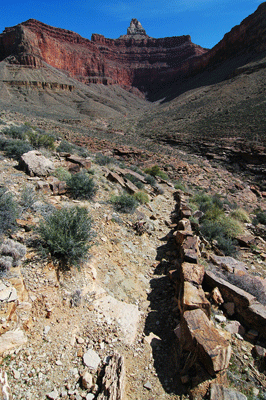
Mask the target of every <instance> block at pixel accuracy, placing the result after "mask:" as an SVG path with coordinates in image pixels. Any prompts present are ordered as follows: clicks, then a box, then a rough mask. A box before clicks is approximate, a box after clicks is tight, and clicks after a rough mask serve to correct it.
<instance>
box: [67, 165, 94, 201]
mask: <svg viewBox="0 0 266 400" xmlns="http://www.w3.org/2000/svg"><path fill="white" fill-rule="evenodd" d="M67 186H68V188H69V190H70V193H71V196H72V197H73V198H74V199H91V198H92V197H93V196H94V195H95V193H96V190H97V188H96V185H95V183H94V180H93V178H91V177H90V176H89V175H88V173H87V172H83V171H81V172H78V173H77V174H75V175H71V177H70V178H69V179H68V180H67Z"/></svg>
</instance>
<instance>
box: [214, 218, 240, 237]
mask: <svg viewBox="0 0 266 400" xmlns="http://www.w3.org/2000/svg"><path fill="white" fill-rule="evenodd" d="M217 222H218V223H219V224H220V226H221V227H222V229H223V230H224V232H225V235H226V236H227V237H231V238H235V237H237V236H238V235H241V233H243V227H242V225H241V223H240V222H239V221H237V220H235V219H234V218H231V217H227V216H223V215H221V216H219V218H218V219H217Z"/></svg>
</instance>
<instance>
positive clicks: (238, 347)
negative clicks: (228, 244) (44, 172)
mask: <svg viewBox="0 0 266 400" xmlns="http://www.w3.org/2000/svg"><path fill="white" fill-rule="evenodd" d="M50 158H51V160H52V161H53V162H54V164H55V166H56V167H59V166H64V167H65V166H66V165H67V163H66V161H65V158H64V157H58V156H55V155H51V156H50ZM161 158H162V159H163V155H162V157H161ZM155 159H156V158H155ZM153 160H154V158H152V161H153ZM199 160H200V162H199ZM90 161H91V162H92V169H93V170H94V175H93V179H94V180H95V182H96V183H97V192H96V195H95V197H94V198H93V200H90V201H87V200H86V201H81V200H71V199H70V198H69V197H68V196H67V195H66V194H61V195H59V194H54V193H52V192H51V190H50V189H49V185H48V186H47V178H40V177H29V176H28V175H26V174H25V173H24V172H22V171H20V170H18V169H17V161H13V160H11V159H9V158H6V157H5V155H4V154H3V153H2V155H1V159H0V176H1V185H5V186H7V187H8V189H9V190H10V191H11V192H12V193H13V194H14V196H15V197H16V198H18V199H19V198H20V196H21V190H22V188H23V187H25V186H26V185H27V186H30V187H32V188H34V189H37V191H36V196H37V199H36V204H35V206H36V210H40V208H41V207H44V205H46V206H47V205H53V206H55V207H56V208H60V207H62V206H65V205H73V204H74V205H81V206H85V207H87V209H88V210H89V213H90V215H91V217H92V220H93V225H92V230H93V233H94V235H93V238H92V242H91V244H92V246H91V248H90V251H89V258H88V260H87V261H86V262H85V263H84V265H82V266H81V267H80V268H79V269H77V268H71V269H70V270H69V271H65V272H62V271H60V270H58V269H57V267H56V264H55V263H54V262H53V260H52V259H51V258H49V257H48V258H47V256H45V257H44V256H43V255H42V254H41V253H40V251H37V250H38V246H37V247H36V241H37V234H36V232H35V229H34V226H37V225H38V223H39V220H40V214H39V213H38V211H35V212H29V211H28V212H26V213H24V214H23V217H21V219H20V220H19V222H18V223H19V226H20V228H19V230H18V231H17V232H16V233H14V234H13V235H12V239H13V240H16V241H18V242H19V243H22V244H24V245H25V246H26V248H27V252H26V256H25V259H24V261H23V263H22V265H21V266H20V267H15V268H12V269H11V271H10V274H9V275H7V276H2V283H3V284H4V285H5V289H4V290H6V287H7V288H14V289H15V292H13V295H14V297H13V299H12V298H11V299H10V298H9V302H6V301H5V299H4V298H3V296H2V297H1V299H3V301H2V304H1V306H2V307H1V315H0V318H1V319H0V322H1V324H0V328H1V334H2V336H0V350H1V354H2V360H1V368H2V370H4V371H6V372H7V373H8V382H9V386H10V388H11V393H12V395H13V398H14V399H23V400H24V399H25V400H30V399H31V400H35V399H43V400H44V399H47V398H48V399H61V398H62V399H74V400H79V399H80V400H81V399H87V400H89V399H90V400H92V399H107V398H108V399H109V398H112V397H110V394H108V390H109V389H106V390H105V392H104V393H102V392H101V391H102V390H103V387H104V379H105V378H103V374H104V373H105V372H106V373H107V365H108V362H109V360H110V359H114V355H117V356H116V357H119V356H121V357H122V359H123V361H121V362H122V364H119V363H120V361H117V362H118V364H119V365H120V367H119V368H120V372H121V371H122V373H121V374H120V377H122V376H124V379H123V385H122V386H123V391H124V397H125V398H126V399H129V400H137V399H138V400H153V399H154V400H155V399H185V398H189V397H188V396H189V395H188V393H189V386H188V382H187V381H186V378H184V377H182V376H183V375H184V374H183V375H182V374H180V368H181V357H180V354H179V351H178V344H177V337H176V335H175V333H174V330H175V328H176V326H177V324H178V323H179V320H180V310H179V308H180V307H179V306H178V304H177V298H176V293H175V288H174V285H173V282H171V280H170V279H169V276H168V275H169V271H170V270H175V269H176V268H177V267H178V260H179V252H178V248H177V244H176V239H175V235H174V231H175V230H176V225H175V224H173V221H172V215H173V212H174V211H175V209H176V200H175V198H174V193H175V191H176V189H175V188H174V187H173V185H172V184H171V183H169V182H167V181H163V180H158V183H159V186H160V188H161V190H160V192H159V193H158V191H157V192H155V191H154V190H153V188H152V187H151V186H150V185H145V190H146V191H147V193H148V195H149V198H150V201H149V203H147V204H143V205H139V206H138V207H137V209H136V211H135V212H134V213H131V214H125V213H119V212H117V211H115V210H114V208H113V205H112V203H111V202H110V198H111V196H112V195H117V194H119V193H121V192H122V188H121V185H120V184H119V182H118V181H116V182H112V181H110V180H109V179H108V170H109V171H110V170H112V171H113V172H115V171H117V170H118V169H119V168H118V166H117V163H116V162H115V160H114V163H113V164H111V165H108V169H107V168H106V167H102V166H99V165H97V164H96V163H95V162H94V157H93V155H91V157H90ZM171 161H172V160H171ZM195 161H197V162H195V163H190V164H188V163H187V162H182V161H179V169H178V168H175V167H170V166H168V171H167V172H168V173H169V174H171V173H173V174H174V173H175V174H176V175H178V176H179V177H180V178H181V179H182V180H183V182H184V183H185V184H186V185H190V187H199V186H200V187H201V188H202V189H204V190H206V191H208V192H211V193H217V192H218V193H220V194H221V195H226V196H227V197H228V201H235V202H237V204H239V205H242V206H243V205H244V206H245V207H246V209H248V210H250V211H251V210H253V209H254V208H255V206H260V207H262V208H263V207H264V209H265V198H264V197H263V196H262V195H261V194H259V195H258V193H256V188H254V187H253V186H252V184H250V183H249V182H245V181H242V180H241V179H240V178H239V177H237V176H234V175H233V174H231V173H229V172H228V171H226V170H224V169H222V168H221V167H217V166H213V165H211V163H210V162H209V161H205V160H204V159H200V158H195ZM176 162H177V161H176ZM177 163H178V162H177ZM128 166H129V167H130V164H129V163H128ZM120 168H121V167H120ZM47 187H48V189H47ZM136 223H137V224H139V225H138V226H142V228H143V227H144V228H143V232H141V233H142V234H140V232H138V231H137V230H136ZM258 237H259V236H258ZM37 243H38V242H37ZM265 253H266V244H265V241H264V240H263V239H262V238H259V239H257V242H256V248H255V247H254V251H253V250H252V249H251V248H250V247H244V248H243V249H241V248H239V255H238V258H239V260H241V261H244V262H245V265H246V266H247V269H248V271H249V272H250V273H254V272H255V274H256V275H259V276H260V277H261V278H265V277H266V273H265V267H266V264H265V258H266V257H264V256H263V255H265ZM200 262H202V263H203V264H204V265H205V266H206V267H207V266H208V264H212V262H213V259H210V258H209V257H207V258H206V257H205V258H204V252H203V253H202V255H201V259H200ZM1 293H3V292H1V291H0V295H1ZM212 307H213V308H212V311H213V312H214V315H215V316H216V315H218V316H219V315H220V316H221V318H220V319H219V317H216V319H215V318H214V321H215V322H214V323H215V325H217V326H220V327H224V326H225V325H226V324H227V323H230V322H231V321H230V317H228V315H226V316H225V315H224V314H225V313H224V312H222V310H221V308H219V306H218V305H217V304H215V303H212ZM250 328H252V327H250ZM249 330H250V329H249ZM8 334H9V335H10V336H8V337H6V336H5V335H8ZM250 334H252V332H250ZM253 335H255V339H254V336H253V338H252V339H251V340H250V337H249V340H247V337H245V335H244V334H243V335H242V336H241V335H240V334H239V333H237V334H236V333H235V332H234V333H233V334H232V348H233V354H234V356H233V358H232V360H233V361H232V362H231V366H233V367H234V368H235V369H239V365H240V366H241V371H242V372H241V373H240V376H241V377H240V378H239V377H238V378H235V376H236V375H235V372H234V371H233V370H232V369H230V368H229V370H230V373H229V375H230V374H231V378H232V377H233V378H232V380H234V379H235V380H237V379H240V381H241V382H242V383H243V382H245V386H246V387H247V390H246V393H247V392H248V391H249V393H253V394H254V396H255V395H258V394H259V393H263V390H264V389H265V387H266V386H265V379H264V375H263V373H262V372H263V371H259V369H258V368H257V366H256V365H255V366H254V362H253V361H252V360H253V358H252V356H251V350H252V349H253V344H254V343H256V340H257V336H258V333H257V334H256V332H255V333H254V332H253ZM256 335H257V336H256ZM243 336H244V338H245V340H244V341H243ZM252 343H253V344H252ZM260 344H262V345H263V343H261V342H260ZM262 348H263V347H262ZM265 353H266V351H265ZM263 357H264V356H263ZM121 365H122V366H121ZM250 365H251V366H250ZM183 367H184V365H183ZM119 368H118V366H117V365H116V367H115V368H114V370H115V372H114V370H113V371H112V373H111V378H110V377H109V381H108V379H107V378H106V379H107V383H106V387H109V386H110V385H109V384H108V382H109V383H110V379H111V381H112V382H113V381H114V379H113V375H112V374H115V373H116V371H117V370H118V369H119ZM254 371H255V372H254ZM238 372H239V371H238ZM181 378H182V379H181ZM118 381H119V378H118ZM108 385H109V386H108ZM240 386H241V385H240ZM252 386H253V387H254V391H253V392H252ZM236 387H237V388H238V390H239V382H238V383H236ZM190 395H191V394H190ZM120 397H121V396H120ZM120 397H119V396H118V397H113V399H118V398H120ZM10 398H11V397H10ZM191 398H192V397H191ZM193 398H196V397H193ZM198 398H202V397H198Z"/></svg>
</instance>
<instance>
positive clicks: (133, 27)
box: [127, 18, 147, 37]
mask: <svg viewBox="0 0 266 400" xmlns="http://www.w3.org/2000/svg"><path fill="white" fill-rule="evenodd" d="M127 35H128V36H134V37H136V36H141V37H143V36H144V37H145V36H147V34H146V32H145V30H144V29H143V27H142V25H141V23H140V22H139V21H138V20H137V19H136V18H133V19H132V20H131V22H130V25H129V28H127Z"/></svg>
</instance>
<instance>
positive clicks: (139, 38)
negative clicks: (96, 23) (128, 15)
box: [0, 19, 206, 91]
mask: <svg viewBox="0 0 266 400" xmlns="http://www.w3.org/2000/svg"><path fill="white" fill-rule="evenodd" d="M205 52H206V50H205V49H203V48H201V47H200V46H197V45H195V44H193V43H192V42H191V38H190V36H180V37H171V38H164V39H153V38H150V37H149V36H148V35H147V34H146V32H145V30H144V29H143V28H142V26H141V24H140V23H139V22H138V21H137V20H132V21H131V25H130V27H129V29H128V34H127V35H124V36H121V37H120V38H119V39H107V38H105V37H104V36H102V35H99V34H93V35H92V38H91V40H88V39H84V38H82V37H81V36H80V35H78V34H76V33H74V32H71V31H67V30H64V29H58V28H53V27H50V26H48V25H46V24H43V23H41V22H39V21H36V20H33V19H31V20H28V21H26V22H24V23H22V24H19V25H17V26H15V27H11V28H6V29H5V31H4V32H3V33H2V34H1V35H0V60H1V61H2V60H4V59H8V61H9V62H10V63H18V64H21V65H26V66H30V67H41V66H43V65H44V63H48V64H49V65H51V66H53V67H55V68H58V69H60V70H63V71H65V72H67V73H68V74H69V76H71V77H73V78H75V79H77V80H79V81H81V82H83V83H103V84H107V85H109V84H119V85H121V86H123V87H125V88H130V87H132V86H135V87H137V88H139V89H140V90H143V91H145V89H146V88H147V86H148V85H149V84H150V83H151V82H153V81H156V80H158V79H160V74H161V73H163V72H165V71H167V70H168V69H172V68H176V69H178V68H179V67H180V65H182V63H183V62H184V61H185V60H187V59H188V58H191V57H194V56H197V55H200V54H204V53H205Z"/></svg>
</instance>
